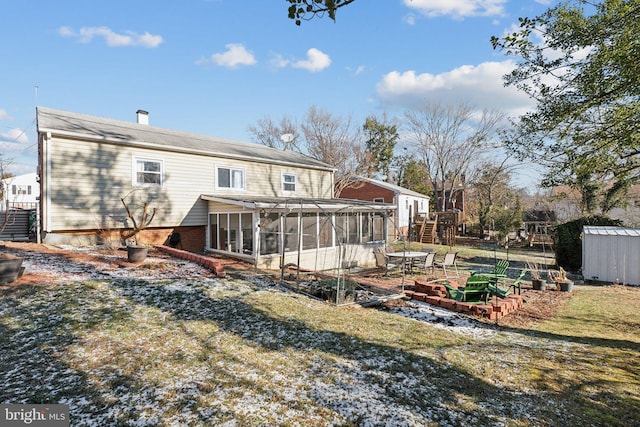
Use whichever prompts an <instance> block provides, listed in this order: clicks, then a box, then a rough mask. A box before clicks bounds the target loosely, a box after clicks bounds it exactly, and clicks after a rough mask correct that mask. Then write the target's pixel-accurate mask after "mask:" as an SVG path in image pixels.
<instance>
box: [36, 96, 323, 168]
mask: <svg viewBox="0 0 640 427" xmlns="http://www.w3.org/2000/svg"><path fill="white" fill-rule="evenodd" d="M36 111H37V114H36V115H37V123H38V132H39V133H40V132H51V133H52V134H54V135H56V134H58V135H68V136H74V137H78V138H83V139H88V140H92V141H104V142H108V143H113V144H122V145H133V146H144V147H147V148H155V149H157V150H167V151H178V152H188V153H196V154H201V155H207V156H216V157H226V158H234V159H242V160H252V161H259V162H265V163H280V164H291V165H297V166H301V167H309V168H314V169H323V170H333V169H334V168H333V167H332V166H330V165H328V164H326V163H324V162H321V161H319V160H316V159H313V158H311V157H309V156H305V155H304V154H301V153H297V152H293V151H285V150H278V149H275V148H270V147H267V146H264V145H260V144H253V143H248V142H241V141H233V140H229V139H223V138H216V137H211V136H204V135H198V134H193V133H188V132H180V131H175V130H170V129H163V128H159V127H155V126H149V125H144V124H138V123H134V122H125V121H121V120H113V119H107V118H103V117H95V116H90V115H86V114H79V113H72V112H68V111H62V110H55V109H52V108H47V107H37V109H36Z"/></svg>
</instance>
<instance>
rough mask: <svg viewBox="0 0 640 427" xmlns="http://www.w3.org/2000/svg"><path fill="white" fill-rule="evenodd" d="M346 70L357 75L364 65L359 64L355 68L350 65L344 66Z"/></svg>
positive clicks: (363, 68)
mask: <svg viewBox="0 0 640 427" xmlns="http://www.w3.org/2000/svg"><path fill="white" fill-rule="evenodd" d="M345 69H346V70H347V71H348V72H350V73H352V74H353V75H354V76H357V75H359V74H362V73H364V70H365V66H364V65H359V66H357V67H356V68H352V67H346V68H345Z"/></svg>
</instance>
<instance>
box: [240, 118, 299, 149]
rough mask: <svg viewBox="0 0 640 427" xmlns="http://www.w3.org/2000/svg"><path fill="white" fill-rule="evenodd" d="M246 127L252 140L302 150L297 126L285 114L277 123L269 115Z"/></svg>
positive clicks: (276, 146)
mask: <svg viewBox="0 0 640 427" xmlns="http://www.w3.org/2000/svg"><path fill="white" fill-rule="evenodd" d="M247 129H248V131H249V132H251V134H252V135H253V140H254V142H257V143H260V144H263V145H266V146H267V147H271V148H282V149H283V150H292V151H298V152H301V151H302V150H301V147H300V145H299V142H300V139H301V138H300V132H299V131H298V126H297V125H296V124H295V122H293V121H292V120H291V119H290V118H288V117H287V116H284V117H282V119H281V120H280V123H279V124H276V123H274V122H273V120H271V118H270V117H265V118H263V119H260V120H258V122H257V123H256V124H255V125H249V126H248V128H247Z"/></svg>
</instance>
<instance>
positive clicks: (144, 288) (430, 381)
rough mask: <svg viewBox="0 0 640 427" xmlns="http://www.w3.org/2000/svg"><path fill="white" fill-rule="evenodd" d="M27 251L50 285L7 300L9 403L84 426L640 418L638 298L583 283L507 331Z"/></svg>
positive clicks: (15, 290) (2, 361) (244, 281)
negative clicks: (47, 407)
mask: <svg viewBox="0 0 640 427" xmlns="http://www.w3.org/2000/svg"><path fill="white" fill-rule="evenodd" d="M25 255H26V256H28V257H31V262H32V264H31V271H33V273H34V275H33V276H34V277H35V278H36V279H34V278H31V279H30V280H26V281H23V282H22V283H19V284H18V285H16V286H6V287H3V288H2V290H1V291H0V292H1V294H0V298H1V299H0V329H1V334H0V402H2V403H63V404H67V405H69V407H70V414H71V417H72V425H74V426H76V425H99V426H102V425H131V426H169V425H193V426H197V425H202V426H211V425H229V426H234V425H238V426H254V425H255V426H258V425H259V426H264V425H269V426H271V425H279V426H280V425H282V426H313V425H317V426H327V425H336V426H343V425H347V426H349V425H353V426H356V425H357V426H367V425H371V426H373V425H376V426H377V425H389V426H403V425H406V426H440V425H451V426H456V425H460V426H466V425H477V426H493V425H495V426H502V425H505V426H559V425H571V426H594V425H595V426H598V425H602V426H615V425H619V426H629V425H638V424H639V423H640V410H639V408H640V364H639V362H640V335H639V334H638V331H639V330H640V310H638V309H637V308H638V302H637V301H638V300H639V299H640V289H639V288H629V287H616V286H611V287H588V286H577V287H576V289H575V291H574V295H573V297H572V298H571V299H570V300H568V301H567V302H566V303H565V304H564V305H563V306H562V307H560V309H559V310H558V312H557V314H556V315H555V316H554V317H553V318H550V319H547V320H545V321H542V322H539V323H532V324H529V325H526V326H524V327H523V326H520V327H518V328H514V327H511V328H509V327H505V326H501V325H494V324H488V323H483V322H477V321H475V320H474V319H466V318H461V317H460V315H452V317H451V318H450V320H445V321H443V320H442V319H443V317H442V316H433V310H432V309H431V308H430V307H429V306H427V305H425V304H420V303H415V304H414V303H411V304H408V305H398V304H396V305H394V306H389V307H379V308H355V307H334V306H331V305H328V304H325V303H323V302H321V301H317V300H314V299H310V298H308V297H306V296H303V295H299V294H295V293H292V292H290V291H287V290H286V289H283V288H280V287H279V286H277V285H276V284H274V283H272V282H269V281H267V280H264V279H260V278H257V277H251V276H246V277H244V278H240V277H229V278H225V279H220V278H215V277H211V276H210V275H207V274H206V272H204V271H201V270H199V269H198V267H196V266H193V265H190V264H189V263H186V262H181V261H180V262H179V261H176V260H169V259H162V260H158V259H154V258H151V259H148V260H147V261H146V262H145V264H144V265H143V266H139V267H127V268H118V267H117V266H116V267H113V266H110V267H104V266H101V265H98V264H96V263H89V262H86V261H76V260H74V259H73V258H69V257H67V258H60V257H57V255H55V254H40V253H26V254H25ZM116 256H117V255H116ZM28 276H29V275H27V276H25V278H27V279H28ZM39 277H41V278H42V279H37V278H39ZM23 279H24V278H23ZM21 280H22V279H21ZM444 319H446V317H445V318H444Z"/></svg>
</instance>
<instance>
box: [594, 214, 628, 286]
mask: <svg viewBox="0 0 640 427" xmlns="http://www.w3.org/2000/svg"><path fill="white" fill-rule="evenodd" d="M638 253H640V229H638V228H628V227H612V226H587V225H585V226H584V227H583V230H582V275H583V277H584V279H585V280H586V281H595V282H606V283H620V284H624V285H639V284H640V264H639V263H638Z"/></svg>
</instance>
